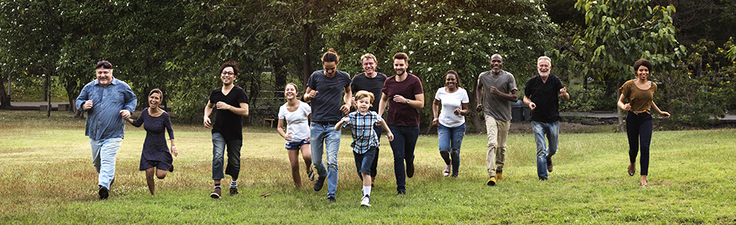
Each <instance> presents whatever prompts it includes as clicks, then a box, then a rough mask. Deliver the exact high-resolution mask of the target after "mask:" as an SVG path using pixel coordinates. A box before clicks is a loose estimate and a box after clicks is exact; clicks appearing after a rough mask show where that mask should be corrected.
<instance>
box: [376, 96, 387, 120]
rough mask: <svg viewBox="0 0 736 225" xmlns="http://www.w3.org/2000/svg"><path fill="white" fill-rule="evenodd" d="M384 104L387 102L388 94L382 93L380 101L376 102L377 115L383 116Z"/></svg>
mask: <svg viewBox="0 0 736 225" xmlns="http://www.w3.org/2000/svg"><path fill="white" fill-rule="evenodd" d="M386 104H388V95H387V94H386V93H383V94H382V95H381V101H380V102H379V103H378V116H383V112H384V111H385V110H386Z"/></svg>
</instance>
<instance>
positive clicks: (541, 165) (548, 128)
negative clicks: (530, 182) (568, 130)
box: [532, 121, 560, 179]
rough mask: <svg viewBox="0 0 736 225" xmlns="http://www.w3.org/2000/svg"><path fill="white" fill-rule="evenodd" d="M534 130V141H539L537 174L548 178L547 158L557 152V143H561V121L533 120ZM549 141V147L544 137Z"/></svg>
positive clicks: (541, 177) (542, 177)
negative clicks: (545, 121)
mask: <svg viewBox="0 0 736 225" xmlns="http://www.w3.org/2000/svg"><path fill="white" fill-rule="evenodd" d="M532 130H533V131H534V142H537V175H539V178H540V179H547V160H549V159H551V157H552V156H553V155H555V153H557V145H558V144H559V143H560V139H559V136H560V121H555V122H552V123H544V122H538V121H532ZM545 136H546V137H547V140H548V141H549V147H547V146H546V144H545V142H544V137H545Z"/></svg>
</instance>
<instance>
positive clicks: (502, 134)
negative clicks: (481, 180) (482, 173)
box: [485, 115, 511, 177]
mask: <svg viewBox="0 0 736 225" xmlns="http://www.w3.org/2000/svg"><path fill="white" fill-rule="evenodd" d="M485 118H486V131H487V132H488V149H487V151H486V168H487V169H488V176H489V177H495V176H496V169H499V170H501V169H503V164H504V158H505V156H506V139H507V138H508V136H509V128H510V127H511V121H503V120H496V119H495V118H493V117H491V116H488V115H485Z"/></svg>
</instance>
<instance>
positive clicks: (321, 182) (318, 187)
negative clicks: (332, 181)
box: [314, 176, 325, 191]
mask: <svg viewBox="0 0 736 225" xmlns="http://www.w3.org/2000/svg"><path fill="white" fill-rule="evenodd" d="M324 184H325V177H323V176H319V177H318V178H317V182H314V191H319V190H322V186H323V185H324Z"/></svg>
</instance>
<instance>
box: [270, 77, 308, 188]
mask: <svg viewBox="0 0 736 225" xmlns="http://www.w3.org/2000/svg"><path fill="white" fill-rule="evenodd" d="M298 93H299V88H298V87H297V86H296V84H294V83H288V84H286V87H284V96H286V103H285V104H284V105H282V106H281V107H280V108H279V123H278V127H277V128H276V130H277V131H278V132H279V134H280V135H281V137H283V138H284V140H286V150H287V151H288V152H289V162H290V163H291V176H292V177H293V178H294V185H295V186H296V187H297V188H301V187H302V180H301V177H300V176H299V150H301V151H302V158H304V164H305V168H306V170H307V175H308V176H309V180H310V181H314V171H313V170H312V152H311V150H310V149H311V148H310V147H309V133H310V130H309V116H310V115H311V114H312V107H310V106H309V105H308V104H307V103H304V102H302V101H299V99H298V98H297V97H296V95H297V94H298ZM284 125H286V132H284Z"/></svg>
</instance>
